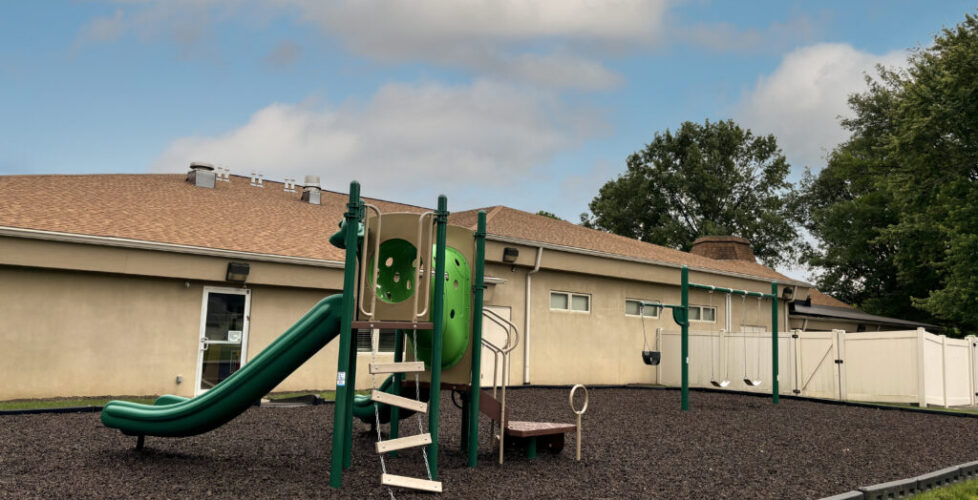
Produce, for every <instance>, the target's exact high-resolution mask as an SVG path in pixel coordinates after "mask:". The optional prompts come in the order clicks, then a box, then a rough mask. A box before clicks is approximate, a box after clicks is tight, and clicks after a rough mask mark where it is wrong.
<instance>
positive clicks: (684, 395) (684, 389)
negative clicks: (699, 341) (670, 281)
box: [674, 266, 689, 411]
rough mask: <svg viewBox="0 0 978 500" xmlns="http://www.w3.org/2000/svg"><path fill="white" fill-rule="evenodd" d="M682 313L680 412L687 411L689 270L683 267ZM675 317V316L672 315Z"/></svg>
mask: <svg viewBox="0 0 978 500" xmlns="http://www.w3.org/2000/svg"><path fill="white" fill-rule="evenodd" d="M682 280H683V281H682V292H681V293H682V305H683V307H682V312H683V318H682V319H683V321H682V322H680V323H679V326H680V327H681V329H682V354H681V355H682V357H683V359H682V384H683V387H682V405H681V409H682V411H687V410H689V268H688V267H686V266H683V271H682ZM674 316H675V315H674Z"/></svg>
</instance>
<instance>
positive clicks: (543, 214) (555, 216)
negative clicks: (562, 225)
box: [537, 210, 564, 220]
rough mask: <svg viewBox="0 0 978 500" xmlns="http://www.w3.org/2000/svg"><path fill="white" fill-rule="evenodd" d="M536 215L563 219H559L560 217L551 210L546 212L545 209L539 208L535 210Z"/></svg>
mask: <svg viewBox="0 0 978 500" xmlns="http://www.w3.org/2000/svg"><path fill="white" fill-rule="evenodd" d="M537 215H542V216H544V217H550V218H551V219H557V220H564V219H561V218H560V217H557V214H555V213H553V212H548V211H546V210H539V211H537Z"/></svg>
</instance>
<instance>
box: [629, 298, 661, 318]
mask: <svg viewBox="0 0 978 500" xmlns="http://www.w3.org/2000/svg"><path fill="white" fill-rule="evenodd" d="M642 302H657V301H654V300H645V301H641V300H632V299H625V316H645V317H646V318H658V317H659V308H658V307H651V306H645V307H642Z"/></svg>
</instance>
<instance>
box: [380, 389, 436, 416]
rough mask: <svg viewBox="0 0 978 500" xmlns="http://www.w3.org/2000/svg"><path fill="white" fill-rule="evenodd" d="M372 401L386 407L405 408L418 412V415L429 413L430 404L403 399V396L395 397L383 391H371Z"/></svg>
mask: <svg viewBox="0 0 978 500" xmlns="http://www.w3.org/2000/svg"><path fill="white" fill-rule="evenodd" d="M370 399H371V400H372V401H376V402H378V403H384V404H385V405H391V406H396V407H398V408H404V409H405V410H411V411H416V412H418V413H428V403H424V402H421V401H416V400H414V399H408V398H402V397H401V396H395V395H393V394H389V393H386V392H383V391H378V390H377V389H374V390H372V391H370Z"/></svg>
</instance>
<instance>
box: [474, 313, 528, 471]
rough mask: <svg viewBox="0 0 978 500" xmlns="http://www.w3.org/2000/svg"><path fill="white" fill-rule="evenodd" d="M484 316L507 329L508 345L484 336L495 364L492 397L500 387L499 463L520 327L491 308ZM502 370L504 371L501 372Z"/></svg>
mask: <svg viewBox="0 0 978 500" xmlns="http://www.w3.org/2000/svg"><path fill="white" fill-rule="evenodd" d="M482 316H483V317H485V318H489V320H490V321H492V322H493V323H496V324H497V325H499V326H501V327H503V328H505V329H506V345H504V346H503V347H499V346H497V345H495V344H493V343H492V342H490V341H488V340H487V339H486V338H485V337H483V338H482V345H484V346H486V347H488V348H489V350H490V351H492V352H493V360H492V362H493V365H492V397H493V398H495V397H496V387H497V386H499V387H500V399H499V405H500V409H499V418H500V421H499V463H500V465H501V464H502V463H503V450H504V448H505V443H504V440H505V435H506V375H507V374H509V367H510V359H509V354H510V353H511V352H512V351H513V349H516V346H517V345H519V339H520V334H519V328H517V326H516V325H515V324H513V322H512V321H510V320H508V319H506V318H504V317H502V316H501V315H500V314H499V313H497V312H495V311H493V310H490V309H483V310H482ZM500 355H502V356H503V367H502V370H496V368H497V367H498V365H499V356H500ZM500 372H502V373H500Z"/></svg>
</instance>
